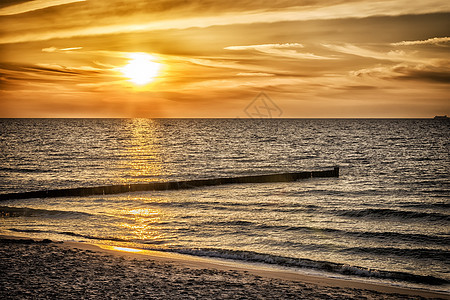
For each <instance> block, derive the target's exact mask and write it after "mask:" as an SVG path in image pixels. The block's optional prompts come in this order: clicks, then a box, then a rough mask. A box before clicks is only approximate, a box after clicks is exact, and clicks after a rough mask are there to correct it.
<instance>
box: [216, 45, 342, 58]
mask: <svg viewBox="0 0 450 300" xmlns="http://www.w3.org/2000/svg"><path fill="white" fill-rule="evenodd" d="M292 48H294V49H295V48H304V46H303V45H302V44H299V43H285V44H261V45H248V46H228V47H225V48H224V49H225V50H237V51H248V50H253V51H257V52H261V53H264V54H268V55H273V56H280V57H289V58H294V59H335V58H334V57H326V56H320V55H316V54H313V53H303V52H298V51H297V50H294V49H292Z"/></svg>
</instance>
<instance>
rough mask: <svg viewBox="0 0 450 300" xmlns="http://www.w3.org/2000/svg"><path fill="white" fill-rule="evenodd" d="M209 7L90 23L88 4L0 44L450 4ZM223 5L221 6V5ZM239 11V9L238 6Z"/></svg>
mask: <svg viewBox="0 0 450 300" xmlns="http://www.w3.org/2000/svg"><path fill="white" fill-rule="evenodd" d="M86 3H88V2H86ZM96 3H97V2H96ZM161 4H162V6H164V5H165V6H167V5H168V6H171V5H170V4H169V3H168V2H164V1H161ZM197 4H198V3H197ZM209 5H211V8H210V9H209V10H206V11H202V13H201V14H200V15H199V13H198V10H195V9H196V8H199V7H201V6H198V5H195V4H192V5H191V6H186V5H185V6H181V5H179V6H178V7H177V9H178V10H177V11H164V12H165V13H166V14H162V13H161V14H158V11H161V9H159V10H155V11H153V12H152V11H147V10H144V12H142V13H141V12H140V11H139V10H135V11H133V12H132V13H129V14H127V15H126V17H125V16H123V15H116V14H117V12H116V11H114V10H113V9H112V8H109V7H108V6H106V7H102V8H101V9H99V10H96V11H95V12H96V14H95V15H94V17H98V18H97V19H96V22H95V23H92V22H91V20H92V18H93V17H92V15H91V14H90V13H91V12H90V10H89V9H87V8H84V10H82V11H77V18H61V19H54V21H55V23H58V25H60V26H52V28H47V29H45V30H29V31H20V32H19V31H18V32H17V33H15V32H14V31H15V30H16V29H14V28H10V29H9V30H8V31H10V32H9V33H8V34H6V35H5V34H4V35H3V37H2V38H1V39H0V43H1V44H5V43H18V42H27V41H42V40H50V39H55V38H71V37H76V36H95V35H105V34H118V33H131V32H146V31H156V30H169V29H187V28H195V27H197V28H206V27H211V26H225V25H235V24H257V23H260V24H262V23H266V24H267V23H277V22H285V21H310V20H332V19H347V18H367V17H370V16H399V15H406V14H418V13H421V14H427V13H437V12H438V13H442V12H450V3H448V1H443V0H429V1H426V2H424V1H422V2H421V1H418V2H411V1H410V0H398V1H374V2H373V1H357V2H353V1H352V2H344V3H339V4H334V5H330V4H326V3H325V4H318V3H315V5H311V6H291V7H283V8H276V9H274V8H271V7H270V6H269V7H267V8H260V9H256V8H255V7H254V5H245V3H243V4H242V8H241V10H240V11H232V12H229V11H225V12H220V10H217V5H218V4H214V3H212V4H211V3H210V4H209ZM109 6H113V5H109ZM130 6H131V5H130ZM172 6H173V5H172ZM219 6H220V7H222V5H219ZM261 7H264V6H261ZM249 8H250V9H249ZM102 9H103V11H102ZM235 9H237V8H236V7H235ZM64 12H66V13H67V14H68V15H71V14H73V13H72V12H71V11H70V10H67V11H64ZM208 14H209V15H208ZM43 16H45V17H49V18H50V20H53V19H52V18H54V17H52V16H47V15H43ZM58 16H59V15H58ZM149 19H150V20H152V21H151V22H148V21H147V20H149ZM136 20H137V21H136ZM35 22H38V20H35ZM60 22H62V23H60ZM87 22H89V23H90V24H101V25H98V26H90V27H86V26H85V25H84V24H86V23H87ZM55 28H60V29H55ZM33 29H34V28H33Z"/></svg>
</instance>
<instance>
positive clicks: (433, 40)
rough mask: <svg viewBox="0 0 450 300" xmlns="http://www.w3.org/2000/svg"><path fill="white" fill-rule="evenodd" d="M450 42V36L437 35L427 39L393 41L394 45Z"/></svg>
mask: <svg viewBox="0 0 450 300" xmlns="http://www.w3.org/2000/svg"><path fill="white" fill-rule="evenodd" d="M448 42H450V37H435V38H431V39H427V40H419V41H402V42H398V43H392V44H391V45H392V46H413V45H441V44H445V43H448Z"/></svg>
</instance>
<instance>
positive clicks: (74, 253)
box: [0, 235, 450, 299]
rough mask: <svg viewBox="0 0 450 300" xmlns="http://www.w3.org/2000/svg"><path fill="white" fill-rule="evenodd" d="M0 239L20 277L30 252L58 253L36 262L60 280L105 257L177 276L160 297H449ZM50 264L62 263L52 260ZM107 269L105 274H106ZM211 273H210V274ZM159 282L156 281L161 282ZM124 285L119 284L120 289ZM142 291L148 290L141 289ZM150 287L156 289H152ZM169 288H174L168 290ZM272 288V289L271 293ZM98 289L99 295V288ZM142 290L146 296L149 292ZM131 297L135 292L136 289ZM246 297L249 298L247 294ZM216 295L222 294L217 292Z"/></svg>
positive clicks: (204, 261) (208, 262)
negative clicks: (173, 283)
mask: <svg viewBox="0 0 450 300" xmlns="http://www.w3.org/2000/svg"><path fill="white" fill-rule="evenodd" d="M0 239H1V240H2V241H1V243H0V246H1V248H2V251H1V253H2V255H9V254H8V253H9V251H13V252H14V253H13V254H11V255H17V257H15V258H12V260H11V261H10V262H13V264H14V265H13V266H10V265H6V266H7V267H11V268H14V272H12V274H13V275H15V276H20V277H24V278H25V279H26V278H28V277H29V275H30V274H29V273H27V272H26V271H25V270H26V269H27V267H28V268H34V266H31V267H30V266H29V264H30V263H31V264H35V263H36V262H35V261H33V260H32V261H31V262H30V261H28V260H29V259H30V256H33V257H35V258H36V257H40V256H45V257H46V256H48V255H54V256H56V257H59V260H56V259H54V260H52V259H50V260H49V261H45V262H42V263H41V264H43V265H46V270H47V271H49V272H50V273H52V272H53V273H55V272H56V273H58V272H59V270H60V269H61V268H63V269H64V270H63V271H64V272H62V273H61V274H60V276H61V278H63V279H61V280H62V281H63V282H65V280H66V279H67V278H66V277H69V278H72V276H73V274H72V273H73V272H74V271H76V273H77V274H78V275H80V273H83V269H89V268H90V266H95V267H97V268H99V270H100V271H99V276H104V275H105V274H106V275H105V276H106V279H105V278H104V279H103V280H108V277H110V276H113V277H114V276H115V275H116V274H115V273H114V272H112V273H111V270H110V269H105V270H101V269H102V266H103V265H105V262H108V264H106V265H110V266H114V265H120V266H121V268H122V269H123V270H126V272H125V273H127V272H129V273H130V274H134V273H133V272H135V270H137V269H140V268H144V269H146V268H147V269H146V270H148V268H152V270H153V272H140V273H139V272H138V273H139V274H141V276H142V278H139V277H137V278H135V282H138V281H142V283H143V284H144V285H143V286H142V288H144V286H147V285H146V284H145V283H146V282H147V281H148V280H149V279H148V278H147V277H148V276H150V275H152V276H153V275H154V273H160V277H159V279H158V278H156V279H155V278H153V277H152V278H151V280H156V281H157V282H160V281H161V282H162V280H166V281H167V280H168V282H171V280H175V282H178V281H179V284H178V285H176V286H177V289H176V291H175V292H174V290H173V289H172V288H173V287H172V288H171V287H167V288H165V289H163V290H161V291H160V290H159V289H157V288H155V289H157V290H158V293H160V296H161V297H163V298H164V297H175V296H176V297H178V296H180V297H181V298H184V296H187V295H194V296H200V295H202V297H207V298H208V297H211V298H217V294H214V295H215V296H214V295H213V294H212V293H211V289H212V290H216V291H219V292H220V291H222V292H223V293H225V294H223V295H229V296H230V297H228V296H223V298H231V296H232V294H228V291H229V290H230V289H231V290H235V293H236V295H238V294H239V293H242V295H244V296H245V295H246V292H245V291H248V292H249V293H250V294H252V293H253V294H252V295H255V296H257V295H262V296H264V295H267V292H269V291H271V292H273V293H275V294H276V295H278V296H277V297H286V298H289V297H290V296H289V295H291V294H292V295H293V296H294V298H295V297H306V298H310V297H311V298H317V299H320V298H321V296H324V295H327V296H329V297H331V298H332V299H334V297H336V298H335V299H339V298H340V297H342V298H349V299H350V298H353V297H354V296H355V297H356V296H364V297H366V298H369V299H386V298H388V299H394V298H398V297H399V296H400V297H405V298H408V299H411V298H414V299H415V298H418V299H420V298H438V299H450V295H449V294H445V293H439V292H434V291H427V290H417V289H412V288H403V287H395V286H389V285H382V284H374V283H366V282H360V281H352V280H346V279H336V278H328V277H321V276H314V275H306V274H300V273H296V272H293V271H288V270H286V271H284V270H278V269H274V268H270V267H267V268H266V267H263V266H259V265H253V264H252V265H250V264H245V263H240V262H235V261H226V260H218V259H213V258H206V257H196V256H190V255H184V254H177V253H168V252H159V251H150V250H140V249H131V248H121V247H114V246H105V245H95V244H86V243H81V242H48V241H47V243H44V242H39V241H40V240H39V239H34V240H30V239H29V238H23V237H18V236H5V235H1V236H0ZM7 250H9V251H7ZM73 260H80V261H84V262H86V265H83V266H79V268H78V269H76V270H73V269H71V268H70V267H67V268H66V267H64V266H65V264H66V265H69V266H70V265H71V264H73V263H75V262H74V261H73ZM0 261H2V262H5V259H3V257H2V259H1V260H0ZM6 261H7V260H6ZM22 264H23V266H22ZM55 264H63V265H62V266H61V265H58V266H55ZM164 270H165V271H164ZM1 272H4V273H5V275H6V276H3V277H4V278H6V279H5V280H6V282H4V283H3V285H4V286H6V285H7V284H10V285H11V284H13V282H8V280H10V281H11V280H12V279H11V276H8V275H11V274H8V272H9V271H8V268H6V270H5V269H4V268H3V271H1ZM45 272H46V271H45ZM45 272H44V274H38V273H35V270H34V271H33V272H31V274H32V276H31V277H33V276H34V277H36V276H39V275H40V276H41V278H44V279H45V278H46V273H45ZM144 273H145V274H144ZM108 274H109V275H110V276H108ZM193 274H194V275H193ZM211 274H215V275H214V276H215V277H221V278H222V279H221V280H219V281H215V280H212V279H211V278H210V277H211ZM130 276H131V275H130ZM130 276H119V277H118V278H115V277H114V280H115V281H116V282H117V283H118V284H119V283H120V284H122V283H126V284H129V280H128V279H129V277H130ZM133 276H134V275H133ZM214 276H213V279H214V278H215V277H214ZM0 277H2V276H0ZM51 278H52V277H50V279H51ZM64 278H66V279H64ZM133 278H134V277H133ZM198 278H201V280H200V279H199V280H196V279H198ZM27 280H38V278H28V279H27ZM90 280H91V282H96V279H95V277H93V278H90ZM110 280H112V279H110ZM158 280H159V281H158ZM66 281H67V280H66ZM55 282H56V283H57V282H58V280H55ZM161 282H160V283H159V284H160V285H161ZM258 282H260V283H261V284H259V283H258ZM0 283H1V282H0ZM5 283H6V285H5ZM257 283H258V284H257ZM120 284H119V285H120ZM1 285H2V284H0V286H1ZM193 286H196V289H192V287H193ZM30 288H31V286H30ZM142 288H141V289H142ZM144 289H145V288H144ZM147 289H148V287H147ZM94 290H95V291H97V289H96V288H94ZM123 290H124V289H122V290H121V291H123ZM125 290H126V289H125ZM140 291H141V290H139V289H138V290H137V291H135V293H140ZM147 291H148V290H146V291H143V292H147ZM97 292H99V291H97ZM150 292H155V291H153V290H151V291H150ZM172 292H174V294H171V293H172ZM1 293H2V291H1V289H0V295H1ZM161 293H162V294H161ZM185 293H187V294H185ZM250 294H248V295H250ZM275 294H274V295H273V296H274V298H275ZM77 295H79V294H77ZM98 295H99V296H100V294H98ZM146 295H147V296H148V294H146ZM248 295H247V296H248ZM320 295H321V296H320ZM271 296H272V295H270V297H269V298H271ZM94 297H95V295H94ZM136 297H138V298H139V295H137V296H136ZM249 297H250V298H252V297H251V296H249ZM219 298H221V297H220V296H219ZM244 298H245V297H244Z"/></svg>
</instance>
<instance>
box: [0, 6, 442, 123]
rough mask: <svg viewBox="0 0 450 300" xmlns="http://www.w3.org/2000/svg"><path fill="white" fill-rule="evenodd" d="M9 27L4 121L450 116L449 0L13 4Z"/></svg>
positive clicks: (6, 15)
mask: <svg viewBox="0 0 450 300" xmlns="http://www.w3.org/2000/svg"><path fill="white" fill-rule="evenodd" d="M0 25H1V26H0V73H1V75H0V80H1V81H0V117H150V118H151V117H229V118H235V117H240V118H245V117H249V114H248V111H246V108H248V106H249V105H251V103H252V101H253V100H254V99H255V97H257V96H258V95H259V94H260V93H261V92H264V93H265V95H267V96H268V97H270V99H272V101H273V103H274V104H275V105H276V106H277V108H278V109H279V112H280V113H278V112H277V115H274V116H275V117H278V116H281V117H285V118H292V117H293V118H296V117H298V118H342V117H350V118H359V117H363V118H373V117H380V118H395V117H402V118H404V117H433V116H434V115H438V114H439V115H440V114H448V115H450V96H449V95H450V89H449V83H450V58H449V53H450V52H449V50H450V2H448V1H445V0H429V1H411V0H392V1H390V0H389V1H388V0H379V1H372V0H371V1H369V0H352V1H348V0H346V1H343V0H326V1H323V0H320V1H319V0H308V1H298V0H297V1H293V0H282V1H274V0H271V1H269V0H254V1H246V0H240V1H218V0H216V1H214V0H193V1H182V0H175V1H168V0H154V1H138V0H128V1H123V0H108V1H106V0H86V1H83V0H34V1H18V0H3V1H2V2H1V3H0ZM136 57H144V58H145V59H147V61H145V59H144V60H134V61H133V59H135V58H136ZM130 66H131V67H130ZM154 66H157V67H156V68H155V69H154V70H150V72H147V71H148V69H152V68H153V67H154ZM140 69H144V71H142V70H140ZM145 70H147V71H145ZM139 72H144V73H143V74H140V79H141V80H137V79H136V78H135V77H137V76H138V75H139V74H135V73H139ZM148 74H151V75H148ZM143 77H144V78H143ZM147 79H148V80H147Z"/></svg>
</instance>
